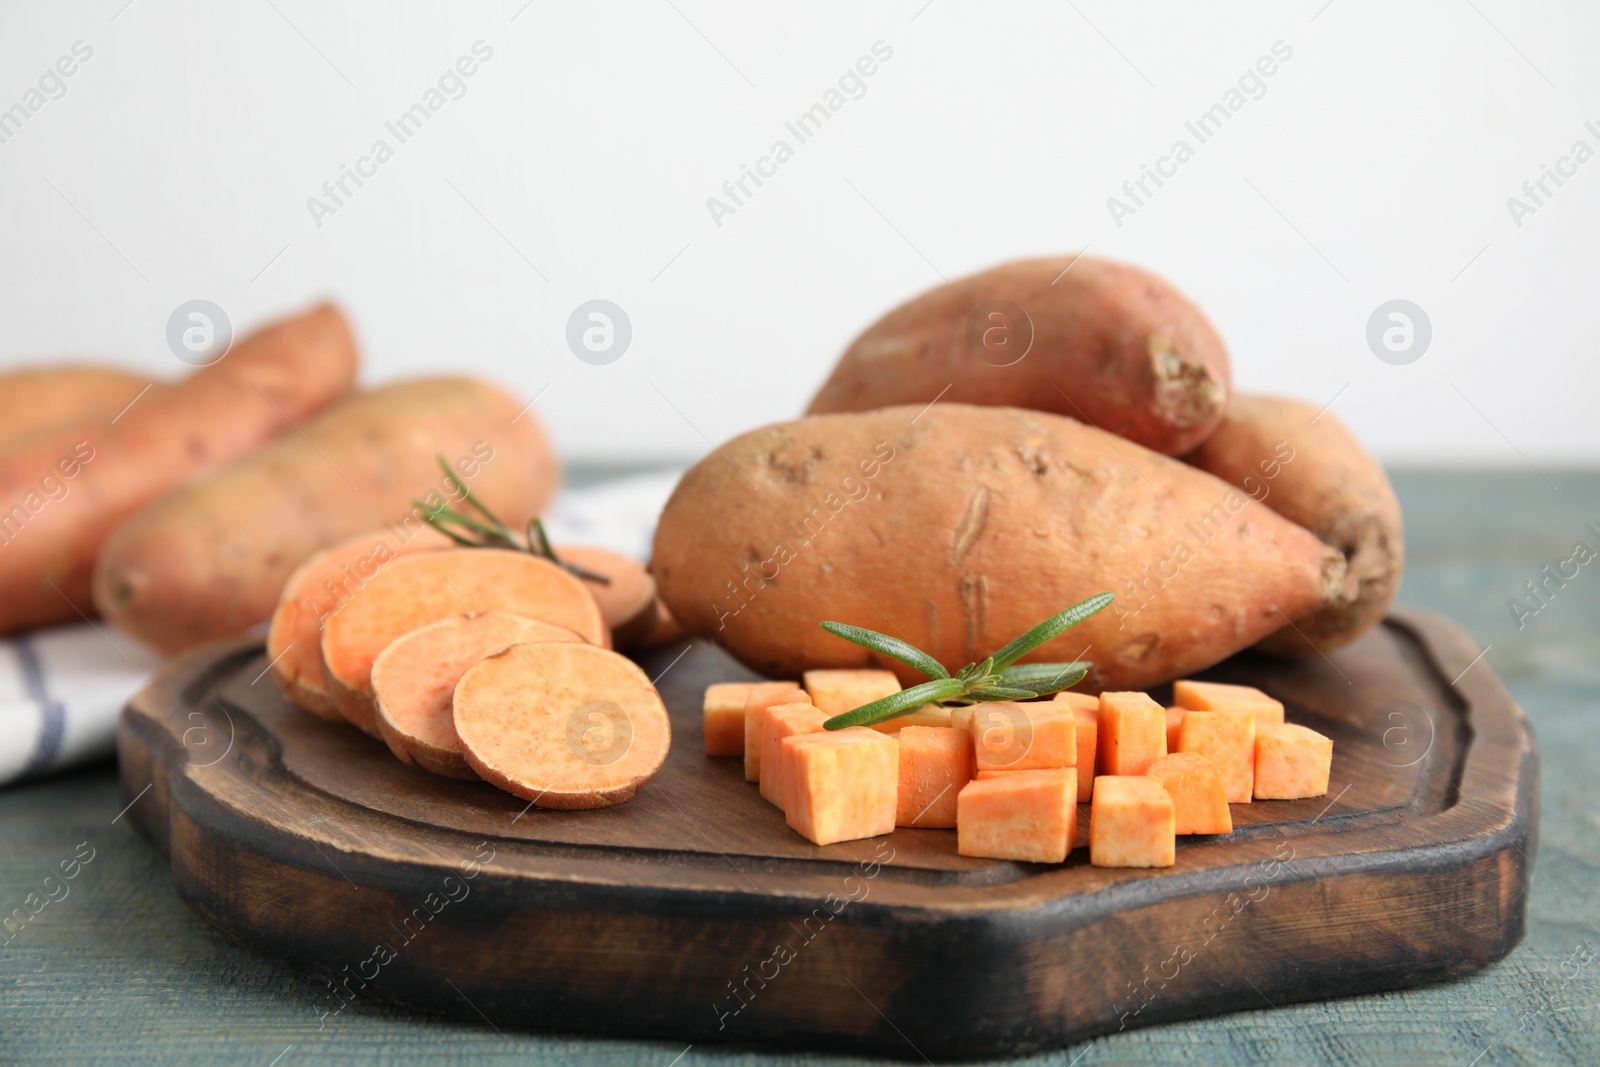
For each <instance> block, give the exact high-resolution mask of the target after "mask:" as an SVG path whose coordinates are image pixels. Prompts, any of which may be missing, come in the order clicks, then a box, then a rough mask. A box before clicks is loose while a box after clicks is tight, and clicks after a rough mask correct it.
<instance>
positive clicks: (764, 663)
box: [653, 403, 1343, 691]
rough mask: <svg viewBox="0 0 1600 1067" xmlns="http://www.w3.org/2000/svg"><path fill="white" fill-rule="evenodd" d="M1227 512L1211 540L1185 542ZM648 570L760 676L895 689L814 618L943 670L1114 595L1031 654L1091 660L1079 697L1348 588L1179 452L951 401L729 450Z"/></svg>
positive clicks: (1242, 640)
mask: <svg viewBox="0 0 1600 1067" xmlns="http://www.w3.org/2000/svg"><path fill="white" fill-rule="evenodd" d="M746 478H748V479H749V483H747V482H746V480H745V479H746ZM751 483H753V487H752V484H751ZM1233 502H1236V503H1237V504H1238V509H1237V511H1236V512H1235V513H1233V514H1231V517H1228V518H1227V520H1226V521H1220V522H1218V526H1219V528H1218V529H1217V531H1216V532H1215V533H1213V534H1212V535H1211V536H1210V538H1209V540H1208V541H1206V542H1204V543H1202V542H1200V541H1199V539H1198V538H1197V537H1196V535H1195V533H1194V532H1192V531H1190V530H1189V528H1188V524H1190V523H1201V524H1202V525H1205V524H1206V523H1207V521H1208V520H1207V516H1215V515H1216V514H1218V513H1217V512H1216V511H1215V510H1213V509H1218V508H1220V509H1222V510H1221V514H1222V515H1223V516H1229V511H1228V505H1229V504H1230V503H1233ZM1213 521H1215V520H1213ZM1178 545H1187V546H1188V551H1187V553H1186V555H1187V559H1186V561H1184V562H1181V563H1178V564H1176V573H1172V571H1173V566H1174V565H1173V562H1172V561H1173V558H1174V557H1177V556H1179V555H1181V553H1179V552H1178V551H1177V549H1176V547H1175V546H1178ZM1163 561H1166V562H1167V563H1168V568H1167V570H1168V573H1169V578H1168V580H1166V581H1165V582H1164V584H1163V585H1162V587H1160V588H1155V586H1154V582H1156V581H1160V579H1159V578H1155V579H1152V578H1150V577H1149V576H1150V575H1152V574H1155V573H1156V571H1157V569H1158V568H1160V567H1161V566H1162V564H1163ZM1146 568H1148V571H1147V570H1146ZM653 569H654V571H655V574H656V580H657V582H658V583H659V586H660V590H661V595H662V597H663V598H664V599H665V600H666V602H667V606H668V607H669V608H670V609H671V611H672V613H673V614H674V615H675V616H676V617H677V618H678V619H679V620H680V621H681V622H682V623H683V625H684V626H685V628H687V629H688V630H689V631H690V632H691V633H695V634H700V635H704V636H709V637H714V638H715V639H716V640H718V641H719V642H721V643H722V644H723V645H724V646H725V647H726V648H728V649H729V650H730V651H731V652H733V653H734V654H735V655H736V656H738V657H739V658H740V659H741V660H742V661H743V662H744V663H745V664H746V665H748V666H750V667H751V668H753V669H755V670H757V671H760V672H762V673H764V674H767V675H768V676H773V677H796V676H798V675H800V674H801V673H803V672H804V671H806V670H808V669H811V668H814V667H822V666H828V667H854V666H860V667H869V666H870V667H883V668H887V669H890V670H893V671H895V672H896V674H898V675H899V676H900V678H901V679H902V680H903V681H904V682H906V683H907V684H910V683H911V682H913V681H916V680H920V678H919V676H918V675H916V674H915V673H914V672H912V671H911V670H910V669H909V668H906V667H904V666H903V665H901V664H898V663H896V662H894V661H891V660H886V659H883V658H881V657H877V656H875V655H874V654H873V653H870V652H869V651H867V650H866V649H863V648H859V647H858V646H855V645H852V644H849V643H847V642H845V641H842V640H840V639H838V638H835V637H833V636H831V635H829V634H828V633H827V632H825V631H824V630H822V629H821V627H820V625H819V624H820V623H821V622H822V621H823V620H825V619H835V620H839V621H842V622H848V623H857V624H861V625H866V626H871V627H873V628H875V629H883V630H886V631H887V632H889V633H891V634H894V635H896V636H899V637H902V638H904V639H905V640H908V641H910V642H911V643H912V644H914V645H916V646H918V647H919V648H923V649H925V650H927V651H928V652H929V653H930V654H931V655H933V656H934V657H935V658H936V659H938V660H939V661H940V662H941V663H943V664H944V665H945V666H946V667H947V668H949V669H951V670H955V669H958V668H960V667H962V666H963V665H964V664H966V663H968V662H970V661H973V660H975V659H978V658H981V657H982V656H984V655H987V654H989V653H990V652H993V651H995V650H997V649H998V648H999V647H1000V646H1001V645H1002V644H1004V643H1005V642H1006V641H1009V640H1010V639H1011V638H1013V637H1015V636H1017V635H1018V634H1020V633H1022V632H1023V631H1024V630H1026V629H1028V628H1030V627H1032V626H1033V625H1035V624H1037V623H1038V622H1040V621H1042V620H1043V619H1045V618H1047V617H1049V616H1050V615H1053V614H1055V613H1056V612H1059V611H1061V610H1062V609H1064V608H1066V607H1068V606H1070V605H1072V604H1075V603H1077V602H1078V601H1080V600H1083V599H1084V598H1085V597H1088V596H1091V595H1093V594H1095V593H1098V592H1102V591H1111V592H1113V593H1115V594H1117V596H1118V597H1119V600H1122V601H1123V602H1122V603H1121V604H1116V605H1113V608H1108V609H1106V610H1105V611H1102V612H1100V613H1099V614H1098V615H1096V616H1094V617H1092V618H1091V619H1089V620H1088V621H1086V622H1084V623H1082V624H1080V625H1079V626H1077V627H1075V628H1073V629H1072V630H1069V631H1067V632H1066V633H1065V634H1063V635H1062V636H1061V637H1058V638H1056V639H1055V640H1054V641H1051V642H1049V643H1047V644H1045V645H1044V646H1042V647H1041V648H1040V649H1038V650H1036V651H1035V653H1033V655H1032V656H1031V657H1030V659H1033V660H1069V659H1073V658H1079V657H1080V656H1081V655H1082V654H1084V653H1085V652H1087V655H1086V656H1083V658H1088V659H1090V660H1093V661H1094V663H1095V668H1094V670H1093V671H1092V673H1091V674H1090V675H1089V677H1088V679H1086V681H1085V683H1084V685H1083V686H1081V687H1080V688H1081V690H1082V691H1095V690H1098V689H1106V688H1109V689H1142V688H1146V687H1148V686H1151V685H1155V684H1157V683H1159V682H1162V681H1165V680H1168V679H1171V678H1174V677H1177V676H1180V675H1182V674H1185V673H1189V672H1191V671H1195V670H1199V669H1200V668H1202V667H1204V666H1207V665H1210V664H1212V663H1215V662H1217V661H1218V660H1220V659H1223V658H1224V657H1226V656H1228V655H1229V654H1231V653H1233V652H1236V651H1238V650H1239V649H1241V648H1245V647H1248V646H1249V645H1251V644H1252V643H1254V642H1255V641H1257V640H1259V639H1260V638H1261V637H1263V636H1265V635H1266V634H1268V633H1270V632H1272V631H1273V630H1275V629H1277V628H1278V627H1279V626H1280V625H1281V624H1282V616H1280V615H1279V614H1278V610H1277V609H1282V610H1283V612H1285V613H1286V614H1287V615H1288V616H1289V617H1291V618H1293V617H1296V616H1298V615H1303V614H1305V613H1307V612H1309V611H1311V610H1312V609H1314V608H1317V607H1320V606H1321V605H1322V604H1323V603H1324V602H1325V600H1326V598H1327V597H1328V596H1329V595H1331V593H1332V591H1333V590H1334V589H1336V588H1337V587H1338V584H1339V582H1340V581H1341V580H1342V577H1343V574H1342V572H1343V561H1342V560H1341V559H1340V557H1339V556H1338V554H1337V553H1336V552H1334V551H1332V550H1331V549H1329V548H1328V547H1327V546H1325V545H1323V544H1322V543H1321V542H1319V541H1318V540H1317V539H1316V538H1314V537H1312V536H1311V535H1310V534H1309V533H1307V532H1306V531H1304V530H1302V529H1300V528H1299V527H1298V526H1295V525H1294V524H1292V523H1290V522H1288V521H1287V520H1285V519H1283V518H1281V517H1279V516H1278V515H1276V514H1274V513H1273V512H1271V511H1269V510H1268V509H1266V508H1263V507H1259V506H1254V505H1251V504H1250V502H1249V501H1248V499H1247V498H1244V497H1243V496H1242V494H1240V493H1239V492H1238V491H1237V490H1234V489H1232V488H1231V487H1230V486H1228V485H1226V484H1224V483H1222V482H1220V481H1218V480H1217V479H1215V478H1213V477H1211V476H1210V475H1207V474H1205V473H1203V472H1200V471H1196V470H1195V469H1194V468H1191V467H1188V466H1185V465H1184V464H1182V463H1180V462H1178V461H1176V460H1172V459H1168V458H1166V457H1164V456H1161V455H1158V454H1156V453H1153V452H1149V451H1146V450H1144V449H1141V448H1139V447H1138V446H1137V445H1133V444H1131V443H1128V442H1122V443H1117V444H1116V445H1113V444H1112V443H1111V442H1109V441H1108V440H1107V438H1106V437H1105V435H1104V434H1102V433H1101V432H1100V431H1098V430H1096V429H1094V428H1092V427H1088V426H1084V425H1083V424H1081V423H1079V422H1076V421H1074V420H1072V419H1065V418H1062V417H1060V416H1056V415H1050V414H1045V413H1042V412H1033V411H1021V410H1017V409H1014V408H996V407H974V406H969V405H960V404H951V405H947V404H943V403H941V404H938V405H936V406H934V407H933V408H931V409H927V410H924V409H922V408H921V407H918V406H910V405H908V406H905V407H899V408H887V409H884V410H881V411H875V412H865V413H860V414H847V415H825V416H815V417H812V418H808V419H803V420H800V421H797V422H790V423H782V424H778V425H774V426H769V427H766V428H764V429H761V430H756V431H753V432H751V433H747V434H745V435H743V436H741V437H738V438H735V439H734V440H732V441H730V442H728V443H727V444H725V445H723V446H722V447H720V448H719V449H717V450H716V451H715V452H713V453H712V454H711V455H710V456H708V457H707V458H706V459H704V460H702V461H701V462H700V463H698V464H697V465H695V466H694V467H693V468H691V469H690V470H689V471H688V472H687V473H686V474H685V475H684V477H683V479H682V480H681V481H680V483H679V484H678V486H677V488H676V489H675V490H674V492H673V494H672V497H671V499H670V500H669V501H668V502H667V505H666V508H665V509H664V510H663V513H662V516H661V521H660V523H659V525H658V526H657V529H656V539H655V546H654V555H653ZM1135 581H1138V582H1145V583H1150V584H1149V585H1147V587H1146V594H1145V596H1144V597H1143V605H1142V606H1136V605H1135V603H1134V601H1133V600H1132V598H1130V597H1124V591H1125V590H1133V589H1135V586H1134V585H1133V583H1134V582H1135ZM1269 601H1270V603H1269ZM1273 605H1276V608H1275V607H1274V606H1273Z"/></svg>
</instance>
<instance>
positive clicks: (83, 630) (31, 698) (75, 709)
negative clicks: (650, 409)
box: [0, 470, 679, 786]
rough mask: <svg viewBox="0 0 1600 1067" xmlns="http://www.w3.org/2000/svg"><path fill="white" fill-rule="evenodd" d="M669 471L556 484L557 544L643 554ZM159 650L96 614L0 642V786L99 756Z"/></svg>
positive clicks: (552, 519) (107, 750)
mask: <svg viewBox="0 0 1600 1067" xmlns="http://www.w3.org/2000/svg"><path fill="white" fill-rule="evenodd" d="M678 474H679V472H678V471H675V470H674V471H661V472H655V473H651V474H641V475H632V476H628V477H624V478H617V479H613V480H611V481H607V482H601V483H599V484H597V485H593V486H586V487H584V488H582V489H568V490H564V491H562V492H561V493H560V494H559V495H558V496H557V497H556V499H555V501H554V502H553V503H552V505H551V507H550V509H549V510H548V511H547V513H546V518H545V528H546V529H547V530H548V531H549V533H550V539H551V540H552V541H554V542H555V543H556V544H558V545H559V544H562V543H563V542H566V543H573V544H591V545H599V546H601V547H603V548H609V549H611V550H612V551H614V552H621V553H623V554H624V555H628V556H632V557H633V558H635V559H640V560H642V559H646V558H648V557H649V554H650V539H651V537H652V536H653V535H654V532H655V524H656V516H657V515H659V514H661V507H662V505H663V504H665V503H666V500H667V496H668V495H669V494H670V493H671V492H672V487H673V486H674V485H675V484H677V480H678ZM160 666H161V656H160V655H159V654H158V653H156V652H154V651H152V650H151V649H149V648H147V647H145V646H144V645H141V644H140V643H139V642H137V641H135V640H133V639H132V638H129V637H126V636H124V635H122V634H120V633H118V632H117V631H116V630H114V629H112V628H111V626H110V625H109V624H107V623H105V622H102V621H99V620H96V621H95V622H92V623H91V622H79V623H75V624H73V625H70V626H58V627H53V628H51V629H47V630H35V631H33V632H32V633H27V634H20V635H17V636H15V637H11V638H6V639H3V640H0V786H7V785H13V784H15V783H17V782H23V781H27V780H28V779H30V778H37V777H39V776H41V775H45V774H50V773H52V772H55V771H59V770H62V769H64V768H67V767H72V766H75V765H77V764H81V763H87V762H90V761H92V760H97V759H104V758H106V757H107V756H109V755H110V754H111V752H112V749H113V747H114V742H115V738H116V728H117V716H118V714H119V713H120V712H121V710H122V706H123V705H124V704H126V703H127V702H128V699H129V698H130V697H132V696H133V695H134V694H135V693H137V692H138V691H139V690H140V688H142V687H143V686H144V684H145V682H146V681H147V680H148V679H149V678H150V676H151V675H153V674H154V673H155V671H156V670H157V669H158V668H159V667H160Z"/></svg>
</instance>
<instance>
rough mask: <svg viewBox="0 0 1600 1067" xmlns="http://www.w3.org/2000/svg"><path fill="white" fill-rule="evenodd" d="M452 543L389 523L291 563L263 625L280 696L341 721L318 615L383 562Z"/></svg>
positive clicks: (428, 531) (354, 589) (422, 529)
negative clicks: (326, 674) (326, 671)
mask: <svg viewBox="0 0 1600 1067" xmlns="http://www.w3.org/2000/svg"><path fill="white" fill-rule="evenodd" d="M450 543H451V542H450V539H449V538H448V537H446V536H445V535H444V534H442V533H440V532H439V531H437V530H435V529H434V528H433V527H431V526H421V527H416V528H406V527H402V526H394V527H387V528H385V529H382V530H371V531H369V532H367V533H364V534H358V535H356V536H355V537H352V538H350V539H349V540H347V541H341V542H339V543H338V544H336V545H333V546H331V547H329V548H325V549H323V550H322V551H321V552H318V553H317V554H316V555H314V556H311V557H310V558H309V559H307V560H306V561H305V562H304V563H302V564H300V566H299V567H297V568H295V570H294V573H292V574H290V575H289V580H288V581H287V582H285V583H284V586H283V592H282V594H281V595H280V596H279V599H278V607H277V609H276V610H274V611H273V613H272V625H271V626H270V627H269V628H268V630H267V658H268V659H269V660H270V661H271V663H272V679H273V681H275V682H277V683H278V688H279V689H280V690H282V692H283V695H284V697H285V698H287V699H288V701H289V702H290V703H291V704H295V705H298V706H299V707H301V708H304V709H305V710H306V711H309V712H310V713H311V714H313V715H315V716H317V717H318V718H321V719H329V720H331V721H333V722H343V721H344V716H342V715H340V714H339V712H338V711H337V710H336V709H335V708H334V706H333V701H332V700H330V699H329V698H328V687H327V684H326V683H325V681H324V680H323V676H322V620H323V619H325V618H327V617H328V616H329V615H332V614H333V613H334V612H335V611H337V610H338V609H339V606H340V605H341V604H343V603H344V602H345V601H346V600H348V599H350V598H351V597H353V596H355V594H356V593H357V592H358V591H360V589H361V587H362V586H364V585H365V584H366V583H367V582H368V581H370V580H371V579H372V577H373V576H374V575H375V574H376V573H377V571H378V568H380V567H382V566H383V565H384V564H385V563H387V562H389V561H390V560H392V559H395V558H396V557H398V556H405V555H410V554H411V553H413V552H421V551H427V550H431V549H436V548H447V547H449V545H450Z"/></svg>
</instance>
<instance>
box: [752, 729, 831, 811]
mask: <svg viewBox="0 0 1600 1067" xmlns="http://www.w3.org/2000/svg"><path fill="white" fill-rule="evenodd" d="M827 720H828V713H827V712H825V711H823V710H822V709H820V708H817V707H813V706H812V705H810V704H774V705H773V706H772V707H770V708H768V709H766V710H765V711H763V712H762V713H761V795H762V796H763V797H765V798H766V799H767V800H770V801H772V803H774V804H776V805H778V807H779V808H780V809H781V808H782V807H783V772H784V770H785V768H784V765H783V763H782V761H780V760H779V759H778V746H779V744H781V743H782V741H783V739H784V738H786V737H794V736H795V735H797V734H814V733H817V732H819V731H820V730H821V729H822V724H823V723H824V722H826V721H827Z"/></svg>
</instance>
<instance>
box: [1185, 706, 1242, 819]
mask: <svg viewBox="0 0 1600 1067" xmlns="http://www.w3.org/2000/svg"><path fill="white" fill-rule="evenodd" d="M1178 751H1180V752H1195V753H1198V754H1199V755H1202V756H1205V757H1207V758H1209V759H1210V760H1211V762H1212V763H1214V764H1216V767H1217V770H1218V772H1220V773H1221V775H1222V785H1223V789H1224V790H1225V791H1226V792H1227V794H1228V803H1229V804H1248V803H1249V802H1250V794H1251V793H1253V792H1254V791H1255V783H1256V714H1255V712H1254V711H1251V710H1249V709H1246V710H1244V711H1191V712H1189V713H1188V714H1186V715H1184V717H1183V726H1182V727H1181V728H1180V729H1179V731H1178Z"/></svg>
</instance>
